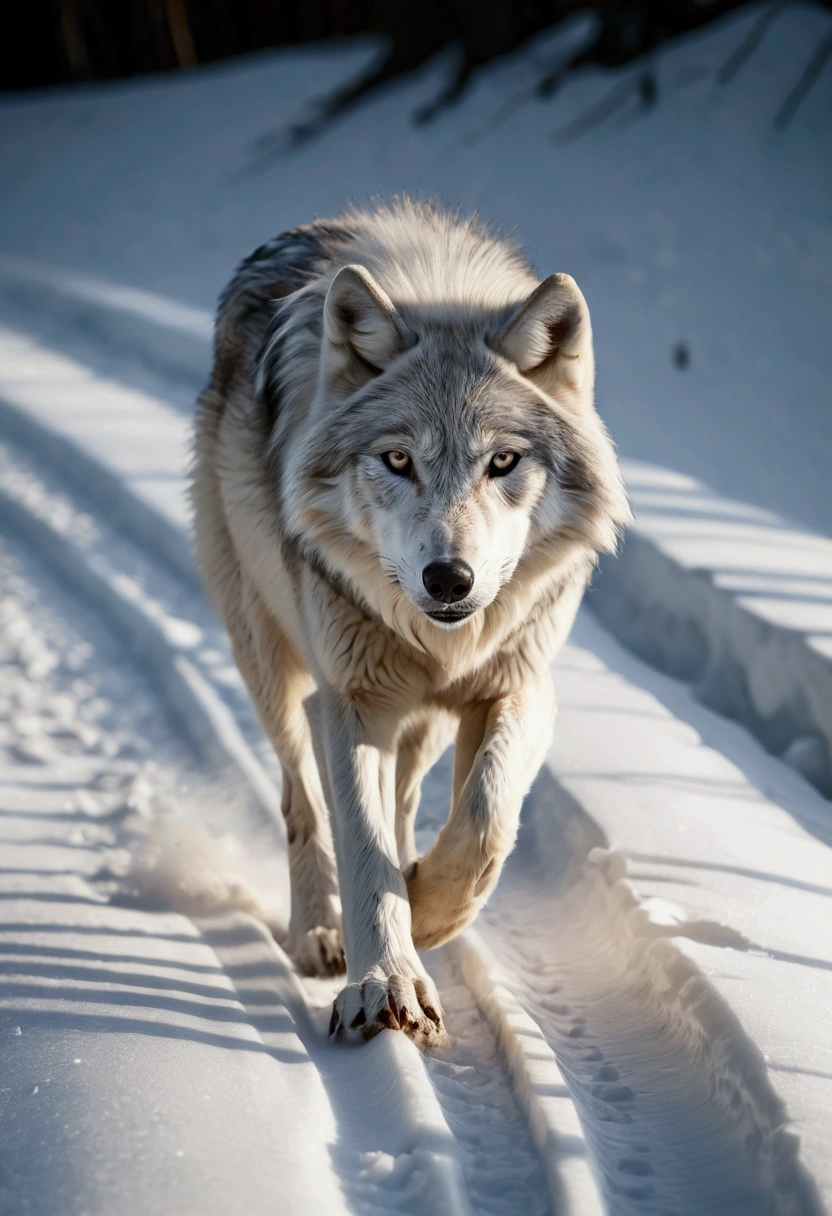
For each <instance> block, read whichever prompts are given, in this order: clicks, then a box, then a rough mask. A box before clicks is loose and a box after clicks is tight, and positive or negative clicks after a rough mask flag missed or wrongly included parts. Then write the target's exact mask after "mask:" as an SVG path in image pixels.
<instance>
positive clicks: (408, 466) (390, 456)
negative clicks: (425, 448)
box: [381, 448, 413, 477]
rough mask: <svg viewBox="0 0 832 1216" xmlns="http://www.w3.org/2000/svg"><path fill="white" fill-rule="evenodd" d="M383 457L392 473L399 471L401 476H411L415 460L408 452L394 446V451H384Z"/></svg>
mask: <svg viewBox="0 0 832 1216" xmlns="http://www.w3.org/2000/svg"><path fill="white" fill-rule="evenodd" d="M381 459H382V460H383V461H384V463H385V464H386V465H387V467H388V469H389V470H390V472H391V473H398V474H399V476H400V477H409V476H410V474H411V473H412V471H413V461H412V460H411V459H410V457H409V456H408V454H407V452H402V451H401V450H400V449H399V448H394V449H393V451H392V452H382V454H381Z"/></svg>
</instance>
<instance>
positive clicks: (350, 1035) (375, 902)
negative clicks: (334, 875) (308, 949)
mask: <svg viewBox="0 0 832 1216" xmlns="http://www.w3.org/2000/svg"><path fill="white" fill-rule="evenodd" d="M321 709H322V715H321V716H322V727H323V732H322V733H323V741H324V748H325V752H326V762H327V769H328V772H329V777H330V783H331V797H332V803H333V806H332V815H333V826H334V829H335V832H334V834H335V850H336V855H337V858H338V876H339V879H340V885H341V901H342V906H343V925H344V946H345V949H346V954H347V981H348V983H347V986H346V988H344V989H343V991H342V992H340V993H339V995H338V996H337V997H336V999H335V1005H334V1007H333V1011H332V1022H331V1025H330V1032H331V1033H332V1034H333V1035H334V1036H335V1037H336V1038H343V1039H346V1040H353V1041H356V1042H360V1041H362V1040H366V1039H371V1038H373V1037H374V1036H375V1035H377V1034H378V1033H379V1032H380V1031H381V1030H383V1029H384V1028H385V1027H387V1028H389V1029H392V1030H403V1031H404V1032H405V1034H407V1035H409V1036H410V1037H411V1038H412V1039H414V1040H415V1041H416V1042H419V1043H421V1044H426V1043H428V1042H430V1041H435V1040H436V1039H438V1038H440V1037H441V1036H443V1035H444V1029H443V1026H442V1013H441V1008H440V1005H439V998H438V996H437V994H436V989H435V987H434V985H433V982H432V980H431V979H430V977H429V976H428V974H427V972H426V971H425V969H424V967H423V966H422V964H421V962H420V960H419V956H418V955H417V953H416V950H415V948H414V946H413V939H412V936H411V930H410V903H409V900H408V896H407V887H406V885H405V881H404V878H403V876H402V873H401V870H400V869H399V865H398V857H397V850H396V836H395V825H394V820H395V802H396V790H395V782H396V750H395V729H394V728H393V727H392V726H391V722H390V714H389V711H388V713H387V715H386V719H387V720H386V721H385V715H384V714H383V713H381V714H378V713H373V712H372V711H371V710H368V709H367V707H366V706H361V707H356V706H355V705H354V704H353V703H352V702H349V701H347V700H345V699H344V698H342V697H339V696H337V695H336V694H329V695H325V696H323V697H322V701H321Z"/></svg>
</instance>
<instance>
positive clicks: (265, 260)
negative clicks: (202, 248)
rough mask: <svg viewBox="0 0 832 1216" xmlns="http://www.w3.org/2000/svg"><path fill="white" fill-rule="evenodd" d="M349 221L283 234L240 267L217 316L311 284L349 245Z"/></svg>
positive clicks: (351, 232)
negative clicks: (244, 302) (242, 305)
mask: <svg viewBox="0 0 832 1216" xmlns="http://www.w3.org/2000/svg"><path fill="white" fill-rule="evenodd" d="M352 236H353V229H352V225H351V224H350V223H349V222H348V221H347V220H346V219H344V220H335V221H316V222H315V223H312V224H304V225H302V226H301V227H299V228H292V229H290V230H289V231H288V232H281V233H280V234H279V235H278V236H275V237H272V238H271V240H268V241H266V242H264V244H262V245H258V247H257V248H256V249H255V250H254V252H253V253H250V254H249V255H248V256H247V257H245V258H243V260H242V261H241V262H240V263H239V265H238V266H237V269H236V270H235V272H234V274H233V275H232V277H231V279H230V281H229V283H228V285H227V286H226V287H225V288H224V290H223V292H222V293H221V295H220V298H219V304H218V315H219V316H220V317H222V316H223V315H224V314H226V313H228V312H229V311H230V310H231V311H233V310H235V308H236V306H238V304H239V302H240V300H241V298H245V299H246V300H247V302H248V303H249V305H256V304H257V303H261V302H262V303H267V302H269V301H272V300H277V299H281V298H282V297H284V296H287V295H290V294H291V293H292V292H293V291H297V289H298V288H299V287H302V286H303V285H304V283H306V282H308V281H309V279H310V278H313V277H314V276H315V275H316V274H317V273H320V271H321V270H322V268H323V267H324V266H325V265H326V264H327V263H328V262H330V261H331V260H333V259H334V258H335V257H336V256H337V253H338V252H339V251H341V250H343V248H344V247H345V246H346V245H348V244H349V242H350V240H351V239H352Z"/></svg>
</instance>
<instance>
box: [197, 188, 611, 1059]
mask: <svg viewBox="0 0 832 1216" xmlns="http://www.w3.org/2000/svg"><path fill="white" fill-rule="evenodd" d="M593 379H594V362H593V350H592V332H591V325H590V319H589V312H588V309H587V306H586V303H585V301H584V299H583V296H582V295H581V293H580V291H579V290H578V288H577V286H576V285H575V283H574V282H573V281H572V279H570V278H569V277H568V276H567V275H562V274H557V275H552V276H550V277H549V278H548V279H546V280H544V281H543V282H542V283H541V282H539V280H538V279H537V277H536V276H535V275H534V274H533V272H532V271H531V269H530V267H529V266H528V263H527V262H526V260H525V258H524V257H523V255H522V253H521V252H520V250H519V249H518V248H517V247H516V246H515V245H514V244H513V243H512V242H511V241H509V240H508V239H507V238H506V237H504V236H502V235H501V234H499V233H498V232H496V231H495V230H493V229H491V228H489V227H488V226H487V225H484V224H483V223H482V222H481V221H479V220H467V219H462V218H460V217H459V216H458V215H456V214H453V213H450V212H447V211H443V210H442V209H440V208H438V207H434V206H432V205H430V204H422V203H413V202H410V201H408V200H399V201H397V202H395V203H394V204H392V205H390V206H380V207H378V208H376V209H375V210H372V211H368V212H362V211H354V212H349V213H348V214H347V215H346V216H344V217H343V218H342V219H341V220H337V221H333V222H327V223H316V224H312V225H310V226H309V227H306V228H301V229H296V230H295V231H294V232H291V233H287V234H285V235H284V236H282V237H278V238H276V239H275V240H274V241H271V242H269V243H268V244H266V245H263V246H261V248H260V249H258V250H257V251H256V252H255V253H254V254H252V255H251V257H250V258H248V259H247V260H246V261H245V262H243V263H242V265H241V266H240V268H239V269H238V271H237V274H236V276H235V277H234V279H233V280H232V281H231V283H230V285H229V287H228V288H227V289H226V291H225V292H224V293H223V296H222V298H221V301H220V308H219V314H218V318H217V330H216V360H215V366H214V372H213V377H212V381H211V384H210V385H209V387H208V389H207V390H206V392H205V393H204V394H203V397H202V399H201V403H200V411H199V417H198V425H197V461H196V471H195V478H194V502H195V508H196V543H197V552H198V557H199V561H200V564H201V568H202V570H203V572H204V574H205V578H206V582H207V584H208V588H209V591H210V593H211V595H212V598H213V599H214V602H215V604H216V606H217V608H218V610H219V612H220V613H221V615H222V616H223V619H224V620H225V622H226V625H227V627H228V630H229V633H230V635H231V639H232V643H233V645H234V651H235V656H236V658H237V661H238V663H239V665H240V667H241V670H242V672H243V674H244V676H245V678H246V680H247V682H248V685H249V688H250V689H251V692H252V696H253V698H254V701H255V703H256V705H257V707H258V710H259V712H260V716H261V718H262V720H263V723H264V726H265V727H266V729H267V731H268V732H269V735H270V737H271V738H272V740H273V742H274V745H275V747H276V750H277V751H278V754H279V756H280V758H281V761H282V765H283V771H284V781H285V787H284V803H285V806H286V814H287V820H288V821H289V824H290V828H291V832H290V837H291V839H292V841H293V842H294V843H293V845H292V846H291V847H292V849H294V852H293V853H292V884H293V893H292V899H293V909H294V910H293V920H292V935H293V939H294V940H295V942H296V947H295V950H296V955H297V957H298V959H299V961H300V963H301V965H303V966H305V967H307V968H308V969H311V970H322V969H324V970H325V969H326V968H327V967H330V966H333V965H335V964H334V963H333V958H335V962H336V963H337V961H338V959H339V958H340V954H339V951H340V949H341V947H340V942H341V937H340V932H341V915H340V905H339V902H338V885H339V884H338V882H337V881H336V879H335V875H334V866H333V858H332V837H331V833H330V828H329V815H328V811H327V807H326V805H325V804H326V803H328V804H329V808H330V810H331V812H332V816H333V823H334V827H335V844H336V846H337V852H338V872H339V879H340V890H341V896H342V898H343V901H344V938H345V941H346V949H347V964H348V968H349V973H350V979H351V981H353V984H352V985H351V986H350V987H348V988H347V989H346V990H345V993H346V995H343V994H342V996H343V999H342V998H339V1002H340V1003H338V1002H336V1014H337V1016H336V1028H337V1029H339V1031H343V1033H345V1034H347V1035H352V1034H357V1035H359V1036H363V1037H367V1036H368V1035H369V1034H370V1033H375V1032H376V1031H377V1030H379V1029H381V1027H382V1025H386V1024H391V1020H390V1019H392V1021H395V1022H396V1024H397V1025H402V1026H403V1027H404V1028H405V1029H408V1030H409V1032H410V1033H413V1034H414V1035H415V1036H417V1037H418V1036H419V1035H421V1036H424V1037H431V1036H432V1035H433V1034H435V1033H438V1026H439V1022H438V1018H439V1013H438V1002H436V1000H435V993H432V992H431V991H430V990H429V987H426V986H425V985H426V984H427V985H428V986H429V981H428V980H427V977H426V976H425V973H424V970H423V969H422V967H421V964H420V963H419V961H418V958H417V956H416V954H415V953H414V949H413V940H412V938H415V940H416V943H417V944H423V945H427V944H435V943H437V942H439V941H442V940H445V938H447V937H448V936H451V935H452V934H453V933H455V932H457V931H458V930H459V929H460V928H461V927H462V926H463V925H464V924H466V923H468V921H470V919H471V918H472V917H473V915H475V913H476V910H477V908H478V907H479V906H480V905H481V904H482V902H483V901H484V900H485V898H486V897H487V894H488V892H489V891H490V889H491V888H492V887H493V885H494V883H495V882H496V881H497V877H498V876H499V871H500V866H501V864H502V859H503V858H504V857H505V855H506V853H507V851H508V850H509V849H510V847H511V843H512V841H513V838H514V832H515V830H516V822H517V815H518V813H519V805H520V800H521V799H522V796H523V792H524V790H525V788H526V786H527V785H528V783H529V782H530V780H531V778H532V777H533V776H534V772H535V771H536V768H537V766H538V765H539V763H540V761H541V759H542V755H543V752H544V751H545V747H546V746H548V740H549V734H550V730H551V721H552V717H553V699H552V692H551V683H550V679H549V677H548V674H547V671H548V666H549V663H550V661H551V659H552V658H553V657H554V655H555V653H556V652H557V650H558V649H559V647H560V646H561V645H562V643H563V641H564V639H565V637H566V634H567V633H568V630H569V628H570V626H571V623H572V620H573V618H574V615H575V612H576V610H577V606H578V603H579V602H580V598H581V595H582V593H583V589H584V587H585V585H586V582H587V580H588V578H589V576H590V573H591V571H592V568H593V565H594V562H595V559H596V555H597V553H598V552H599V551H603V550H609V549H612V548H613V547H614V546H615V543H616V538H617V533H618V530H619V528H620V527H621V526H622V525H623V524H625V523H626V522H627V521H628V519H629V509H628V506H627V501H626V496H625V494H624V489H623V484H622V480H621V477H620V474H619V471H618V467H617V463H616V460H615V455H614V451H613V448H612V445H611V443H610V440H609V438H608V436H607V434H606V432H605V430H604V427H603V425H602V424H601V422H600V420H599V419H598V416H597V414H596V412H595V408H594V403H593ZM316 688H317V692H314V690H315V689H316ZM313 693H314V696H312V694H313ZM310 698H311V699H310ZM453 728H456V729H457V732H458V733H457V751H456V756H457V761H456V772H455V777H454V790H453V796H452V800H451V814H450V818H449V821H448V824H447V825H446V827H445V828H444V829H443V832H442V833H441V835H440V837H439V840H438V841H437V844H436V845H435V846H434V848H433V849H432V850H431V853H430V854H429V855H428V856H427V857H426V858H425V859H424V860H422V861H420V862H418V863H417V864H416V865H415V869H413V864H414V860H415V851H414V848H413V829H412V817H413V814H414V813H415V807H416V805H417V804H418V789H419V783H420V781H421V775H422V774H423V772H424V771H425V770H426V768H427V767H429V765H430V763H432V760H433V758H434V756H435V754H436V752H437V749H438V748H440V747H441V746H444V744H445V742H446V740H447V737H448V730H449V729H453ZM313 735H314V747H313ZM316 757H317V762H316ZM319 765H320V767H319ZM394 825H395V830H394ZM298 842H300V843H298ZM361 859H363V860H361ZM399 864H401V865H403V866H406V867H407V868H408V873H409V874H410V873H411V872H412V877H410V878H409V881H408V885H407V888H405V885H404V879H403V878H402V874H401V871H400V869H399ZM408 895H409V901H408V899H407V898H406V896H408ZM411 908H412V914H413V921H412V926H411V916H410V913H411ZM373 909H375V911H373ZM411 928H412V935H411ZM420 994H421V995H420ZM401 1001H404V1002H405V1004H404V1013H403V1012H402V1005H401ZM408 1002H409V1003H408ZM353 1006H354V1007H355V1008H353ZM385 1010H386V1011H387V1013H386V1014H385V1013H384V1011H385ZM431 1010H432V1011H433V1014H436V1019H437V1020H435V1021H434V1020H432V1014H431V1012H430V1011H431ZM405 1015H407V1016H405ZM409 1018H410V1019H411V1020H412V1025H411V1021H409V1020H408V1019H409ZM385 1019H386V1020H385Z"/></svg>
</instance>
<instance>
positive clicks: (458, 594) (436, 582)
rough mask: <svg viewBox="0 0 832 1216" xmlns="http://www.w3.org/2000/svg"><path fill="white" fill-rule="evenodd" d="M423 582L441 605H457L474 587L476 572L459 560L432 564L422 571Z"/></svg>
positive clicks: (454, 559)
mask: <svg viewBox="0 0 832 1216" xmlns="http://www.w3.org/2000/svg"><path fill="white" fill-rule="evenodd" d="M422 582H423V583H424V585H425V590H426V591H427V593H428V595H429V596H430V597H431V599H434V600H436V601H437V602H438V603H440V604H457V603H459V601H460V600H464V599H465V597H466V595H468V593H469V592H470V590H471V588H472V587H473V585H474V571H473V570H472V569H471V567H470V566H469V565H468V563H467V562H463V561H460V560H459V558H453V559H452V560H451V561H439V562H431V563H430V565H428V566H425V568H424V570H423V571H422Z"/></svg>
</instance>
